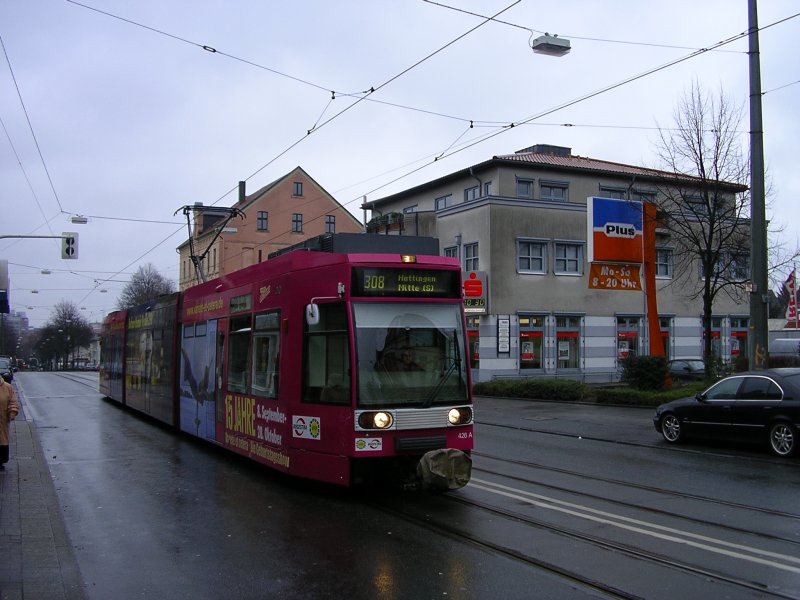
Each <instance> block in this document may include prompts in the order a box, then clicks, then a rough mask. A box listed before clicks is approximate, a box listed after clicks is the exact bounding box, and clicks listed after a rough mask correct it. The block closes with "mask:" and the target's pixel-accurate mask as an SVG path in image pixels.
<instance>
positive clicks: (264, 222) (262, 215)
mask: <svg viewBox="0 0 800 600" xmlns="http://www.w3.org/2000/svg"><path fill="white" fill-rule="evenodd" d="M268 225H269V214H268V213H267V211H265V210H260V211H258V216H257V217H256V229H257V230H258V231H266V230H267V229H268Z"/></svg>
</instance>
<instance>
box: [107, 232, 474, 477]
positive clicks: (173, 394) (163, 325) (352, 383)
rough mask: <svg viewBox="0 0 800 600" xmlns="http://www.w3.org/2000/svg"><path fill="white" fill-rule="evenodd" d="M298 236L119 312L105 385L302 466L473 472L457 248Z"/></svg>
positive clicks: (239, 445)
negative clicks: (451, 252)
mask: <svg viewBox="0 0 800 600" xmlns="http://www.w3.org/2000/svg"><path fill="white" fill-rule="evenodd" d="M301 246H302V247H301V248H290V249H287V250H285V251H282V252H280V253H276V254H277V255H271V256H270V259H269V260H267V261H265V262H262V263H259V264H256V265H253V266H251V267H247V268H245V269H242V270H240V271H236V272H234V273H231V274H229V275H226V276H224V277H221V278H219V279H215V280H212V281H208V282H206V283H202V284H200V285H197V286H195V287H192V288H189V289H187V290H186V291H185V292H183V293H177V294H171V295H167V296H162V297H160V298H158V299H155V300H153V301H151V302H148V303H146V304H144V305H142V306H139V307H136V308H134V309H130V310H128V311H118V312H115V313H111V314H110V315H108V317H107V318H106V320H105V322H104V327H103V333H102V336H101V363H102V364H101V370H100V391H101V392H102V393H104V394H105V395H107V396H108V397H110V398H112V399H113V400H116V401H118V402H120V403H122V404H124V405H126V406H128V407H130V408H132V409H135V410H137V411H140V412H143V413H146V414H148V415H150V416H152V417H153V418H155V419H158V420H160V421H163V422H164V423H167V424H169V425H171V426H173V427H176V428H179V429H180V430H181V431H184V432H186V433H188V434H191V435H193V436H197V437H200V438H203V439H205V440H208V441H210V442H212V443H215V444H218V445H220V446H223V447H225V448H227V449H229V450H231V451H233V452H237V453H239V454H242V455H245V456H247V457H249V458H251V459H252V460H255V461H258V462H260V463H263V464H265V465H269V466H270V467H273V468H275V469H278V470H281V471H284V472H286V473H289V474H291V475H296V476H299V477H305V478H310V479H317V480H321V481H326V482H330V483H334V484H339V485H344V486H347V485H352V484H357V483H362V482H369V481H372V480H373V479H375V478H377V479H380V480H382V481H388V482H394V483H399V484H403V485H406V486H407V485H414V484H417V483H420V482H421V483H422V484H423V485H424V486H426V487H430V488H433V489H456V488H459V487H462V486H463V485H466V483H467V482H468V481H469V477H470V471H471V460H470V456H469V454H470V450H471V449H472V446H473V408H472V396H471V382H470V370H469V363H468V351H467V350H468V345H467V339H466V336H465V327H464V311H463V301H462V287H461V285H462V284H461V270H460V267H459V265H458V261H457V260H456V259H453V258H446V257H441V256H438V241H437V240H435V239H433V238H420V237H411V236H383V235H380V236H379V235H372V234H329V235H323V236H319V237H317V238H313V239H311V240H308V241H307V242H304V243H303V244H302V245H301ZM376 248H377V249H378V251H377V252H376V251H375V249H376ZM378 252H379V253H378Z"/></svg>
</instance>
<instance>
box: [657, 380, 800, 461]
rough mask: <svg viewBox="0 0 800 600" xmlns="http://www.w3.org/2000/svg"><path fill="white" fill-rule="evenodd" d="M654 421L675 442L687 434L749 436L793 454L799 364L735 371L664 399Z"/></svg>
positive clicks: (799, 406)
mask: <svg viewBox="0 0 800 600" xmlns="http://www.w3.org/2000/svg"><path fill="white" fill-rule="evenodd" d="M653 424H654V425H655V428H656V431H658V432H660V433H661V435H663V436H664V439H665V440H667V441H668V442H670V443H673V444H674V443H677V442H681V441H683V440H684V439H685V438H686V437H707V438H709V437H713V438H725V439H732V440H744V439H749V440H756V441H760V442H766V443H767V444H769V447H770V449H771V450H772V452H774V453H775V454H777V455H778V456H790V455H792V454H794V453H795V452H796V451H797V447H798V439H797V431H798V426H800V368H787V369H765V370H763V371H746V372H743V373H737V374H735V375H730V376H728V377H725V378H723V379H720V380H719V381H718V382H717V383H715V384H714V385H712V386H711V387H710V388H708V389H707V390H705V391H704V392H699V393H698V394H697V395H695V396H694V397H693V398H682V399H680V400H673V401H672V402H667V403H666V404H662V405H661V406H659V407H658V408H657V409H656V413H655V415H654V416H653Z"/></svg>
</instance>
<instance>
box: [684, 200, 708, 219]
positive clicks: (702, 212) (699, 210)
mask: <svg viewBox="0 0 800 600" xmlns="http://www.w3.org/2000/svg"><path fill="white" fill-rule="evenodd" d="M685 200H686V207H687V208H688V209H689V214H690V215H694V216H695V217H707V216H708V205H707V204H706V201H705V200H703V198H702V197H700V196H687V197H686V199H685Z"/></svg>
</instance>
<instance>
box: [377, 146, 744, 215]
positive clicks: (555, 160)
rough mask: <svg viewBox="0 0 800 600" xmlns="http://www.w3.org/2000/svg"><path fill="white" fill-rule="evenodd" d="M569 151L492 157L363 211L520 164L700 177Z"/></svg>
mask: <svg viewBox="0 0 800 600" xmlns="http://www.w3.org/2000/svg"><path fill="white" fill-rule="evenodd" d="M541 149H547V150H549V151H545V152H542V151H541ZM570 151H571V149H570V148H562V147H559V146H545V145H537V146H531V147H530V148H526V149H524V150H520V151H518V152H515V153H513V154H500V155H497V156H493V157H492V158H491V159H490V160H487V161H484V162H482V163H478V164H477V165H473V166H471V167H468V168H466V169H461V170H459V171H455V172H453V173H450V174H449V175H445V176H443V177H440V178H438V179H434V180H432V181H428V182H426V183H423V184H420V185H418V186H415V187H413V188H409V189H407V190H404V191H402V192H397V193H396V194H392V195H391V196H386V197H384V198H378V199H377V200H373V201H371V202H366V203H364V205H363V206H362V208H367V209H370V208H372V207H373V206H375V205H380V204H384V203H386V202H390V201H392V200H396V199H398V198H403V197H405V196H410V195H414V194H417V193H419V192H423V191H425V190H426V189H430V188H434V187H437V186H439V185H442V184H446V183H449V182H451V181H454V180H458V179H462V178H464V177H468V176H471V172H475V171H478V172H480V171H483V170H486V169H489V168H492V167H496V166H503V165H505V166H509V165H514V164H520V163H521V164H523V165H528V166H531V167H545V168H548V169H554V170H563V171H567V172H582V173H596V174H600V175H608V176H617V177H631V176H635V177H642V178H647V179H655V180H659V181H673V182H674V181H682V182H684V183H687V184H695V185H697V184H698V183H699V182H700V181H701V179H700V178H699V177H695V176H693V175H684V174H680V173H673V172H670V171H660V170H658V169H649V168H647V167H638V166H635V165H627V164H625V163H618V162H611V161H608V160H600V159H598V158H591V157H588V156H576V155H573V154H571V152H570ZM723 185H724V186H725V187H728V186H729V187H730V189H731V191H733V192H743V191H745V190H746V189H747V187H746V186H743V185H740V184H736V183H727V184H723Z"/></svg>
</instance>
